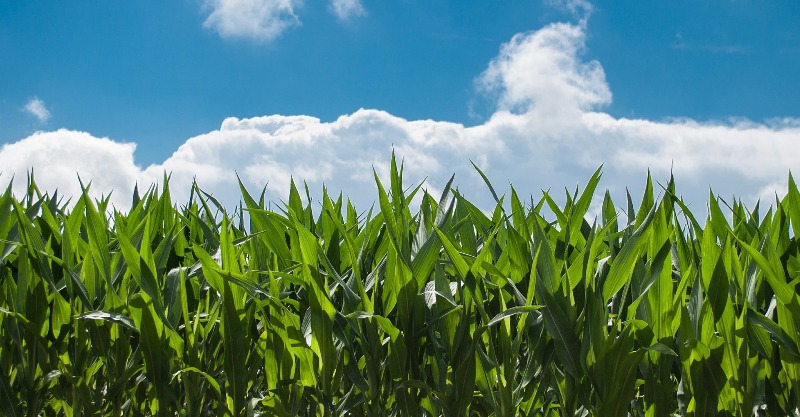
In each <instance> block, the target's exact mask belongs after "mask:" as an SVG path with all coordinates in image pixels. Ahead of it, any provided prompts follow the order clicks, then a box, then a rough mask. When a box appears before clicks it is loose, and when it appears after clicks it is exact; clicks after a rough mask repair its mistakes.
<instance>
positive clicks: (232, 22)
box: [205, 0, 303, 41]
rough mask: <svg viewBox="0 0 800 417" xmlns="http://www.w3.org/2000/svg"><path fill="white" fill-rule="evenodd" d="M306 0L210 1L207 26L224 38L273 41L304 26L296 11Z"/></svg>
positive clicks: (208, 2) (207, 3) (207, 4)
mask: <svg viewBox="0 0 800 417" xmlns="http://www.w3.org/2000/svg"><path fill="white" fill-rule="evenodd" d="M302 3H303V2H302V0H206V1H205V6H206V7H207V8H209V9H211V14H210V15H209V16H208V18H207V19H206V21H205V26H206V27H209V28H213V29H215V30H216V31H217V32H218V33H219V34H220V36H222V37H230V38H250V39H255V40H260V41H271V40H273V39H275V38H277V37H278V36H280V35H281V34H282V33H283V32H284V31H286V30H287V29H289V28H290V27H292V26H296V25H299V24H300V19H299V18H298V17H297V14H296V13H295V9H297V8H298V7H300V6H301V5H302Z"/></svg>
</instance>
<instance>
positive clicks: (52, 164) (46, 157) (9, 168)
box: [0, 129, 157, 206]
mask: <svg viewBox="0 0 800 417" xmlns="http://www.w3.org/2000/svg"><path fill="white" fill-rule="evenodd" d="M135 150H136V145H135V144H132V143H120V142H115V141H112V140H110V139H108V138H96V137H94V136H92V135H90V134H88V133H85V132H76V131H72V130H66V129H60V130H57V131H55V132H37V133H34V134H33V135H31V136H29V137H27V138H25V139H22V140H20V141H18V142H15V143H12V144H7V145H3V147H2V148H0V167H2V173H0V180H2V182H5V183H7V182H8V181H10V180H11V177H12V176H14V177H15V179H14V190H15V192H17V193H23V192H24V190H25V185H26V184H25V178H26V174H27V173H28V172H29V171H30V170H31V169H34V176H35V179H36V183H37V184H38V185H39V187H40V188H42V189H44V190H49V191H53V190H55V189H58V190H59V193H61V195H71V196H77V195H80V192H81V190H80V186H79V182H78V177H79V176H80V178H81V179H82V181H83V182H84V184H88V183H89V182H90V181H91V183H92V186H91V190H92V192H94V193H95V194H97V195H101V194H103V195H108V194H109V193H111V191H112V190H113V191H114V194H113V195H114V196H115V197H116V199H117V200H116V201H122V200H120V199H123V200H127V199H129V198H130V196H131V191H132V190H133V186H134V184H135V182H136V181H137V180H139V179H144V178H145V177H144V176H143V175H142V172H141V170H140V169H139V167H137V166H136V165H135V164H134V162H133V154H134V151H135ZM154 179H157V178H152V179H151V178H147V183H148V184H150V183H153V180H154ZM123 206H124V204H123Z"/></svg>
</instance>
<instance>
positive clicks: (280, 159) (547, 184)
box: [0, 23, 800, 208]
mask: <svg viewBox="0 0 800 417" xmlns="http://www.w3.org/2000/svg"><path fill="white" fill-rule="evenodd" d="M585 30H586V26H585V25H584V24H582V23H579V24H566V23H558V24H552V25H548V26H546V27H544V28H542V29H540V30H538V31H534V32H530V33H524V34H519V35H517V36H515V37H514V38H513V39H511V40H510V41H509V42H508V43H507V44H505V45H504V46H502V48H501V50H500V53H499V54H498V56H497V57H496V58H495V59H494V60H492V61H491V63H489V64H488V67H487V69H486V71H485V72H484V73H483V74H481V75H479V76H478V77H477V79H476V82H477V84H478V85H479V87H480V88H482V89H483V90H484V91H486V92H487V93H488V94H492V95H493V96H494V97H495V98H496V100H497V107H496V109H495V110H494V112H493V114H492V115H491V116H490V117H489V118H488V119H487V120H486V121H485V122H484V123H482V124H479V125H477V126H464V125H462V124H458V123H450V122H444V121H435V120H406V119H403V118H400V117H397V116H394V115H391V114H389V113H387V112H384V111H379V110H369V109H361V110H358V111H356V112H354V113H352V114H349V115H343V116H341V117H339V118H338V119H337V120H334V121H331V122H322V121H320V120H319V119H317V118H315V117H310V116H281V115H272V116H263V117H254V118H246V119H239V118H233V117H232V118H228V119H226V120H224V121H223V122H222V124H221V126H220V128H219V129H217V130H214V131H211V132H208V133H205V134H202V135H199V136H195V137H193V138H190V139H188V140H187V141H186V142H185V143H183V144H182V145H181V146H180V147H179V148H178V149H177V150H176V151H175V152H174V153H173V154H172V155H171V156H170V157H169V158H167V159H166V160H165V161H163V162H162V163H158V164H154V165H151V166H148V167H144V168H142V167H139V166H137V165H136V164H135V163H134V157H133V153H134V150H135V146H134V145H133V144H125V143H117V142H114V141H111V140H109V139H106V138H95V137H93V136H91V135H89V134H87V133H82V132H73V131H67V130H59V131H56V132H49V133H37V134H34V135H32V136H30V137H28V138H25V139H23V140H21V141H19V142H17V143H14V144H11V145H6V146H4V147H3V148H2V149H0V166H2V167H4V172H3V173H2V174H1V175H0V181H3V180H5V181H7V180H8V178H10V175H13V174H15V173H16V174H17V175H18V176H21V175H24V172H25V170H27V169H28V168H29V167H30V166H35V167H37V179H38V180H39V181H40V185H42V186H44V187H46V188H48V189H53V188H56V187H58V188H59V189H60V190H63V191H67V192H74V191H75V187H76V185H75V184H77V182H76V181H74V180H73V178H75V175H74V174H72V173H74V172H78V173H79V174H80V175H81V178H84V179H89V178H94V181H95V182H94V185H93V187H94V191H95V192H107V191H109V190H111V189H114V190H116V191H115V196H116V198H117V200H113V201H114V202H115V203H116V204H119V206H120V207H124V204H125V203H126V202H127V201H128V200H129V198H128V196H129V193H130V190H131V189H132V187H133V184H135V183H137V182H138V183H139V184H140V185H142V184H150V183H152V182H154V181H158V180H159V179H160V178H161V176H162V175H163V173H164V172H171V174H172V177H171V178H172V180H171V181H172V182H171V184H172V186H173V187H172V189H173V196H174V197H175V198H176V201H177V202H182V201H185V199H186V198H188V191H189V184H190V183H191V182H192V180H193V179H195V178H196V180H197V181H198V183H199V184H200V185H201V187H203V188H204V189H205V190H207V191H209V192H211V193H213V194H214V195H215V196H217V197H218V198H220V199H222V200H223V201H225V202H227V203H229V204H234V203H236V202H237V201H238V198H239V197H238V186H237V174H238V176H239V177H240V178H241V179H242V180H243V182H244V183H245V185H246V186H247V187H248V188H250V189H252V190H260V189H261V188H262V187H263V186H264V185H265V184H268V186H267V190H268V192H269V193H270V197H271V198H272V199H273V201H279V199H284V200H285V198H286V196H287V194H288V184H289V179H290V178H292V177H293V178H294V179H295V180H296V181H303V180H305V181H307V182H308V183H309V187H310V188H311V189H312V190H321V188H322V185H323V184H324V185H325V186H327V188H328V189H329V190H331V191H332V192H334V193H337V192H339V191H340V190H341V191H344V193H345V194H346V195H347V196H349V197H350V198H352V199H353V200H354V202H355V203H357V204H359V207H362V208H365V205H368V204H371V203H372V202H373V200H374V196H375V185H374V180H373V177H372V170H373V169H375V171H376V172H377V173H378V174H379V176H381V177H383V178H386V177H387V173H388V163H389V158H390V155H391V152H392V150H394V151H395V152H396V153H397V155H398V157H399V158H402V159H403V160H404V162H405V166H406V170H405V173H406V180H407V181H408V184H409V185H410V184H414V183H418V182H420V181H422V180H423V179H425V178H427V180H426V187H428V188H429V189H430V190H432V192H433V191H435V190H440V189H441V187H442V186H443V185H444V182H445V181H446V180H447V179H448V178H449V177H450V175H451V174H453V173H455V174H456V178H457V181H456V182H457V184H458V185H459V187H460V189H461V191H462V193H464V194H466V195H467V196H469V197H470V198H474V199H476V201H478V202H479V203H480V202H482V203H483V204H487V205H488V204H491V197H490V195H489V193H488V192H487V191H486V189H485V186H484V185H483V183H482V180H481V178H480V177H479V176H478V175H477V174H476V173H475V172H474V170H473V168H472V166H471V164H470V163H469V161H470V160H472V161H474V162H475V163H476V164H478V165H479V166H480V167H481V168H482V169H483V170H484V172H485V173H486V174H487V175H488V176H489V177H490V178H491V179H492V180H493V181H494V182H495V187H496V188H498V189H502V188H504V187H503V185H504V184H508V183H509V182H511V183H513V184H514V186H515V187H516V188H517V190H518V192H520V193H521V194H533V195H537V194H538V191H539V190H541V189H549V188H552V189H553V190H552V192H553V194H554V195H556V196H557V195H559V194H561V192H560V190H562V189H563V188H564V187H567V188H569V189H574V187H575V186H576V185H578V184H584V183H585V181H586V179H587V178H588V177H589V176H590V175H591V173H592V172H593V171H594V170H595V169H596V168H597V167H598V166H599V165H600V164H604V177H603V178H604V180H603V183H602V186H603V187H605V188H608V189H610V190H611V191H612V193H614V194H616V195H617V196H619V195H624V194H622V193H624V190H625V188H626V187H630V188H631V191H632V192H633V193H634V194H635V193H636V192H637V190H640V189H641V188H640V187H641V186H642V185H643V183H644V178H645V174H646V172H647V170H648V169H650V170H651V171H652V173H653V176H654V179H655V180H662V181H663V180H666V179H667V178H668V176H669V175H670V172H672V173H674V175H675V177H676V180H677V182H678V189H679V191H681V192H682V193H683V195H684V197H686V198H687V200H688V201H690V202H692V201H693V202H695V204H697V205H700V207H702V205H704V204H705V200H706V198H707V195H708V188H709V187H713V189H714V191H715V192H717V193H719V194H721V195H723V196H726V197H727V196H730V195H733V194H735V195H736V196H738V197H740V198H743V199H745V200H746V201H749V202H751V203H752V202H754V201H755V199H756V198H759V197H760V198H767V197H769V198H770V199H771V197H770V196H774V194H775V193H776V192H777V193H778V194H783V193H784V192H785V189H786V177H787V173H788V171H789V169H791V168H792V167H794V166H796V161H797V160H796V157H795V156H796V155H798V154H799V153H800V121H799V120H797V119H791V118H789V119H780V120H770V121H768V122H765V123H757V122H752V121H747V120H741V119H739V120H729V121H719V122H699V121H695V120H691V119H673V120H666V121H653V120H643V119H628V118H617V117H614V116H612V115H610V114H608V113H605V112H603V111H602V110H603V107H604V106H606V105H608V104H609V103H610V102H611V91H610V88H609V86H608V83H607V82H606V80H605V75H604V72H603V68H602V66H601V65H600V63H598V62H595V61H587V60H586V59H584V57H583V50H584V48H585V47H584V40H585V37H586V34H585ZM45 167H47V170H45V169H44V168H45ZM15 186H18V187H21V186H24V184H20V182H19V181H17V183H16V184H15ZM637 187H639V188H637Z"/></svg>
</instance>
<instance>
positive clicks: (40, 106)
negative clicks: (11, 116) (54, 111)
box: [25, 97, 50, 123]
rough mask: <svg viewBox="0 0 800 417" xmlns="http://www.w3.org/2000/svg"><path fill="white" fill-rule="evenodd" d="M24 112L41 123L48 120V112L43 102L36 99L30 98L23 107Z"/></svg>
mask: <svg viewBox="0 0 800 417" xmlns="http://www.w3.org/2000/svg"><path fill="white" fill-rule="evenodd" d="M25 111H26V112H28V113H30V114H32V115H33V116H35V117H36V118H37V119H39V121H40V122H42V123H44V122H46V121H47V120H48V119H50V110H47V107H45V105H44V101H42V100H40V99H39V98H38V97H34V98H32V99H31V100H30V101H29V102H28V104H26V105H25Z"/></svg>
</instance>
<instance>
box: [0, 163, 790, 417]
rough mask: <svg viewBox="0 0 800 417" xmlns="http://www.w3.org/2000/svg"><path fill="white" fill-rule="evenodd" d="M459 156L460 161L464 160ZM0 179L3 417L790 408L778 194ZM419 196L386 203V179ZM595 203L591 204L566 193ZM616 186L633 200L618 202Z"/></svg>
mask: <svg viewBox="0 0 800 417" xmlns="http://www.w3.org/2000/svg"><path fill="white" fill-rule="evenodd" d="M476 169H477V167H476ZM478 172H479V173H480V174H481V176H483V178H484V180H486V185H487V187H488V189H489V191H490V192H491V194H492V195H493V196H494V199H495V200H496V206H495V207H494V208H493V209H492V208H491V207H490V208H489V210H487V209H486V207H477V206H476V205H474V204H472V203H470V201H469V200H467V199H466V198H465V197H464V196H463V195H462V194H461V193H460V192H459V191H458V189H456V188H455V187H454V186H453V185H452V183H453V179H451V180H450V183H448V184H447V186H446V187H445V189H444V192H443V193H442V196H441V198H434V197H432V196H430V195H429V194H427V192H425V191H424V190H423V189H422V187H421V186H417V187H416V188H412V189H404V188H403V185H402V184H403V182H402V166H400V167H398V165H397V163H396V162H395V160H394V158H393V159H392V170H391V181H390V183H387V184H386V186H384V184H383V183H381V181H380V180H379V179H378V177H377V176H376V185H377V198H376V202H377V203H376V204H375V206H374V207H373V209H369V210H366V211H358V210H356V208H355V207H353V206H352V204H351V203H350V202H349V201H348V200H346V199H345V198H343V197H342V196H341V195H339V196H338V197H331V196H330V195H328V194H327V193H326V192H323V196H322V198H321V201H312V199H311V197H310V193H309V191H308V189H307V187H306V189H305V190H303V191H304V194H305V196H302V197H301V193H300V191H299V190H298V188H297V187H296V186H295V184H294V183H292V185H291V193H290V195H289V198H288V201H287V202H285V203H283V204H281V205H280V208H277V209H274V210H272V209H270V207H272V205H271V204H270V203H269V202H267V201H265V197H264V193H263V192H262V193H261V195H260V197H259V196H257V195H256V197H254V196H252V195H251V194H250V193H249V192H248V191H247V190H246V189H245V188H244V187H241V188H242V189H241V193H242V203H241V204H240V206H239V207H235V208H233V211H232V212H231V211H229V210H227V209H226V208H225V207H223V206H222V205H221V204H220V203H219V202H218V201H217V200H215V199H214V197H213V196H211V195H208V194H206V193H204V192H203V191H202V190H201V189H200V188H198V187H197V185H194V186H193V188H192V193H191V197H190V199H189V202H188V203H187V204H186V205H185V206H180V207H177V206H174V205H173V204H172V203H171V197H170V193H169V188H168V186H167V185H166V184H167V182H168V181H167V179H166V178H165V181H164V185H163V187H161V188H155V187H153V188H151V189H149V190H148V191H147V192H145V193H143V194H142V195H140V193H139V192H138V191H135V192H134V195H133V197H132V208H131V209H130V210H128V211H126V212H121V211H118V210H115V209H114V208H113V207H110V205H109V200H108V198H100V199H93V198H91V197H90V196H89V190H88V187H84V193H83V195H82V196H78V197H77V198H76V199H75V200H73V201H68V202H63V201H61V199H60V197H58V195H57V193H56V194H54V195H52V196H51V195H49V194H44V193H42V192H41V191H40V190H39V189H38V188H37V186H36V184H35V181H33V179H32V178H31V179H30V180H29V186H28V191H27V193H26V194H25V195H22V196H20V198H17V197H15V196H14V195H12V192H11V187H10V186H9V187H8V189H7V190H6V191H5V192H4V193H3V194H2V195H1V196H0V321H1V322H2V325H0V414H3V415H6V416H40V415H41V416H56V415H59V416H62V415H63V416H208V415H218V416H251V415H268V416H273V415H274V416H498V417H499V416H503V417H505V416H625V415H630V416H672V415H681V416H683V415H686V416H713V415H722V416H753V415H756V416H762V415H781V416H786V415H792V416H797V415H800V408H798V404H800V350H799V349H798V346H799V345H800V332H799V331H798V326H800V297H798V291H797V285H798V283H800V246H799V245H798V236H800V193H798V190H797V186H796V184H795V182H794V180H793V178H792V177H791V175H790V176H789V192H788V194H787V196H786V197H785V198H783V199H778V200H777V201H776V202H775V203H774V204H773V205H771V206H770V207H768V208H767V209H766V210H763V212H762V210H760V209H759V206H758V205H756V206H755V208H753V209H752V210H750V209H747V208H745V206H744V205H743V204H742V202H741V201H737V200H732V201H731V203H730V205H729V204H727V203H726V202H724V201H722V200H721V199H718V198H715V197H714V195H713V194H712V195H711V196H710V198H709V200H708V206H707V207H701V208H700V210H698V209H697V208H695V212H696V213H699V212H700V211H702V212H703V217H705V218H704V219H703V218H696V217H695V216H694V215H693V214H692V213H691V212H690V211H689V210H688V208H687V206H686V204H685V203H684V202H683V201H682V200H681V199H680V198H679V197H678V196H677V194H676V190H675V184H674V181H672V179H670V180H669V181H668V182H667V183H666V184H664V185H658V184H656V185H655V186H654V185H653V182H652V180H651V179H650V177H649V176H648V178H647V180H646V186H645V191H644V193H643V197H642V199H641V201H640V202H639V204H638V208H637V207H635V204H634V202H633V201H632V199H631V197H630V195H628V197H627V201H625V202H624V204H622V205H620V206H618V205H617V204H616V203H615V202H613V201H612V199H611V196H610V194H609V193H608V192H605V193H604V194H600V195H601V196H603V197H602V198H599V197H595V195H596V192H597V186H598V183H599V180H600V170H598V171H597V172H596V173H595V174H594V175H593V176H592V177H591V178H590V179H589V180H588V182H587V185H586V186H585V188H584V189H583V190H578V189H576V190H575V192H569V191H567V192H566V193H565V195H564V196H560V195H559V196H557V197H558V199H559V200H560V201H561V200H562V199H563V201H565V202H564V203H560V204H559V203H557V202H556V197H554V196H551V195H550V194H549V193H547V192H545V193H543V194H542V196H541V198H539V199H538V200H537V199H534V198H531V199H530V200H529V201H525V200H521V199H520V197H519V196H518V194H517V192H516V191H515V190H514V188H513V187H511V189H510V191H509V193H508V194H504V195H503V196H498V194H497V193H496V191H495V190H494V188H493V187H492V185H491V183H490V182H489V180H488V179H487V178H486V176H485V175H483V173H482V172H480V170H478ZM412 199H413V200H414V201H418V202H421V203H419V204H417V205H418V207H412V205H411V201H412ZM593 200H595V201H602V208H601V209H599V213H598V214H597V216H592V217H596V219H592V218H591V217H590V216H587V212H588V211H589V208H590V204H591V203H592V201H593ZM637 200H638V199H637Z"/></svg>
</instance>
